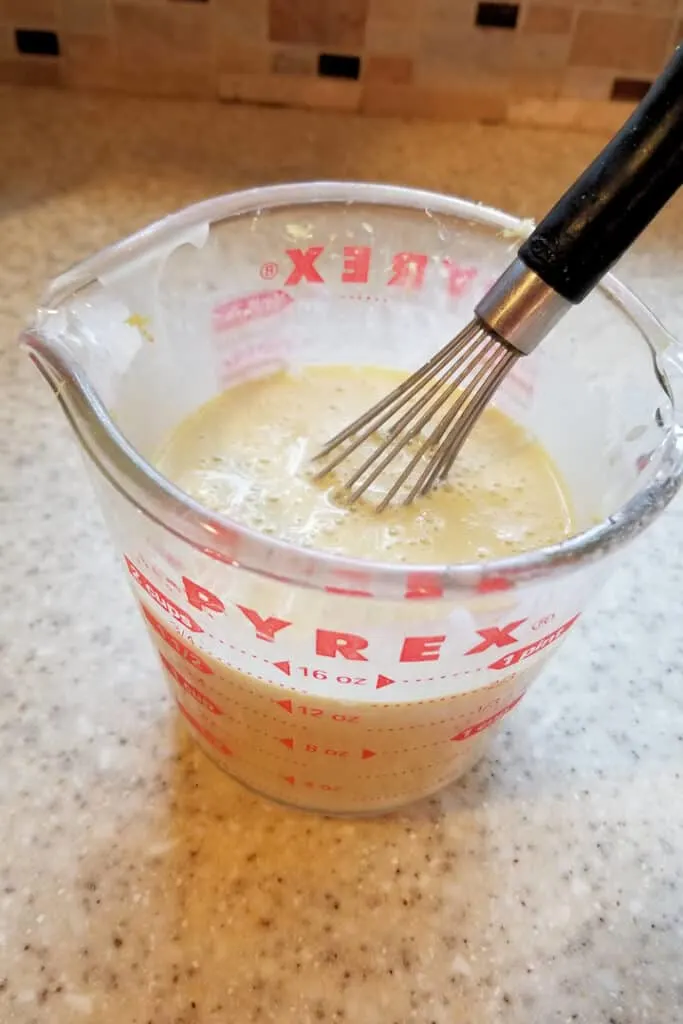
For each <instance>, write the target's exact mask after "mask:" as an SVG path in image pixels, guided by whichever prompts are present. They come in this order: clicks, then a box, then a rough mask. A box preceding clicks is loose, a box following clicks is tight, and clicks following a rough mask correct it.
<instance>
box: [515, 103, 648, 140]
mask: <svg viewBox="0 0 683 1024" xmlns="http://www.w3.org/2000/svg"><path fill="white" fill-rule="evenodd" d="M628 113H629V105H628V104H626V103H609V102H606V103H597V102H592V101H591V102H586V101H584V100H568V99H559V100H542V99H521V100H516V101H512V102H511V103H510V106H509V110H508V120H509V122H510V124H513V125H518V126H520V127H534V128H567V129H571V130H572V131H581V132H586V131H599V132H603V133H604V132H610V133H614V132H616V131H618V129H619V128H620V127H621V125H622V124H623V123H624V119H625V117H626V116H627V115H628Z"/></svg>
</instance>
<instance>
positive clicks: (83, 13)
mask: <svg viewBox="0 0 683 1024" xmlns="http://www.w3.org/2000/svg"><path fill="white" fill-rule="evenodd" d="M61 12H62V19H61V20H62V25H63V27H64V28H65V29H66V30H67V31H69V32H78V33H82V32H87V33H92V34H93V35H106V33H107V32H108V31H110V30H111V26H110V22H109V4H108V2H107V0H62V7H61Z"/></svg>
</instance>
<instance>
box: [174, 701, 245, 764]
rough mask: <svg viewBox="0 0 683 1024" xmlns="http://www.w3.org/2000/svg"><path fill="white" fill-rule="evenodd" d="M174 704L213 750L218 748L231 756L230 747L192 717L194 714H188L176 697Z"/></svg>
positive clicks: (227, 755) (222, 752)
mask: <svg viewBox="0 0 683 1024" xmlns="http://www.w3.org/2000/svg"><path fill="white" fill-rule="evenodd" d="M176 705H177V707H178V710H179V711H180V713H181V715H183V717H184V718H186V719H187V721H188V722H189V723H190V725H191V726H192V727H193V729H194V730H195V731H196V732H198V733H199V735H200V736H201V737H202V739H204V740H205V741H206V742H207V743H209V744H210V745H211V746H212V747H213V748H214V749H215V750H218V751H219V752H220V753H221V754H224V755H225V756H226V757H232V750H231V749H230V747H228V746H226V744H225V743H223V741H222V740H220V739H219V738H218V737H217V736H214V734H213V733H212V732H211V730H210V729H207V728H206V726H205V725H203V724H202V723H201V722H200V721H198V720H197V719H196V718H195V717H194V715H192V714H190V712H189V711H188V710H187V708H186V707H185V706H184V705H183V704H181V702H180V701H179V700H178V699H177V698H176Z"/></svg>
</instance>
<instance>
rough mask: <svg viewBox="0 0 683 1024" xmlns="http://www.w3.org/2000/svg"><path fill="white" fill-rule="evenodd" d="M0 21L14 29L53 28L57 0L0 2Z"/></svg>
mask: <svg viewBox="0 0 683 1024" xmlns="http://www.w3.org/2000/svg"><path fill="white" fill-rule="evenodd" d="M0 21H4V22H6V23H7V24H8V25H12V26H14V27H15V28H53V27H54V25H55V24H56V22H57V0H0Z"/></svg>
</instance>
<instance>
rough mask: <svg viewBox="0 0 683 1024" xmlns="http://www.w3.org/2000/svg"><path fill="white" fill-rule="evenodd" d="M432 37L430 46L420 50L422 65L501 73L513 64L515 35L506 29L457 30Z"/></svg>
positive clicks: (455, 69)
mask: <svg viewBox="0 0 683 1024" xmlns="http://www.w3.org/2000/svg"><path fill="white" fill-rule="evenodd" d="M429 38H430V45H429V49H423V50H422V51H421V57H420V66H421V68H425V69H427V68H428V67H429V66H430V64H431V65H433V66H434V68H435V70H436V69H444V68H448V69H451V70H452V71H453V72H454V73H455V72H458V73H462V71H463V70H465V69H467V70H468V71H469V70H470V69H471V70H472V71H473V72H475V73H478V74H480V73H486V74H490V73H492V72H495V73H496V74H499V73H501V72H505V71H508V70H509V69H510V68H511V67H513V65H514V60H515V37H514V35H513V34H512V33H510V32H508V31H506V30H504V29H487V30H486V31H482V30H481V29H476V28H467V29H458V30H453V31H452V32H450V33H449V34H448V35H446V34H442V35H439V34H435V35H433V36H430V37H429ZM424 39H425V37H423V41H424Z"/></svg>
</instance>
